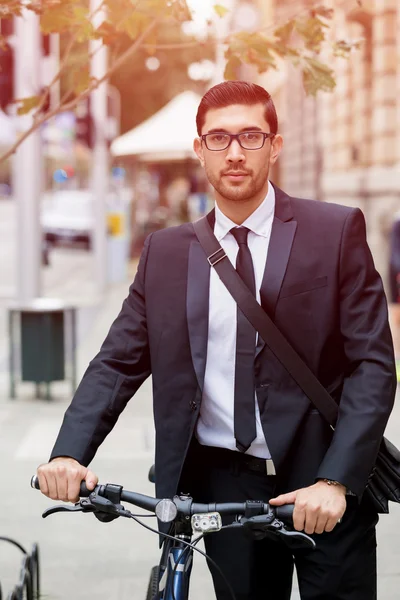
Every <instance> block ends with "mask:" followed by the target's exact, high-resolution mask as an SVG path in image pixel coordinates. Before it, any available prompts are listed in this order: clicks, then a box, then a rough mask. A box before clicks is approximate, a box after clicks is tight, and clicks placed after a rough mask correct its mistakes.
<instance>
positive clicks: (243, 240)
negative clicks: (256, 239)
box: [231, 227, 256, 452]
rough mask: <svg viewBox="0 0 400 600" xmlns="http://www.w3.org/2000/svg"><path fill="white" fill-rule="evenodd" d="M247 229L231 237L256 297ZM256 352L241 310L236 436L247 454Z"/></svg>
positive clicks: (238, 262) (241, 270)
mask: <svg viewBox="0 0 400 600" xmlns="http://www.w3.org/2000/svg"><path fill="white" fill-rule="evenodd" d="M248 233H249V230H248V229H247V227H234V228H233V229H231V234H232V235H233V236H234V238H235V239H236V241H237V243H238V244H239V251H238V254H237V258H236V271H237V272H238V274H239V275H240V277H241V278H242V279H243V281H244V282H245V284H246V285H247V287H248V288H249V290H250V291H251V292H252V293H253V294H254V296H255V295H256V282H255V277H254V267H253V261H252V258H251V253H250V250H249V247H248V245H247V234H248ZM255 352H256V332H255V329H254V327H253V326H252V325H250V323H249V322H248V320H247V319H246V317H245V316H244V315H243V313H242V311H241V310H240V309H239V308H238V309H237V334H236V363H235V396H234V432H235V438H236V447H237V448H238V450H240V451H241V452H246V450H247V449H248V448H249V446H250V444H251V443H252V441H253V440H254V438H255V437H256V412H255V392H254V390H255V384H254V357H255Z"/></svg>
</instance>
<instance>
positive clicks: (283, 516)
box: [271, 504, 294, 525]
mask: <svg viewBox="0 0 400 600" xmlns="http://www.w3.org/2000/svg"><path fill="white" fill-rule="evenodd" d="M271 508H273V509H274V511H275V514H276V518H277V519H279V520H280V521H283V522H284V523H286V524H287V525H293V510H294V504H284V505H283V506H272V507H271Z"/></svg>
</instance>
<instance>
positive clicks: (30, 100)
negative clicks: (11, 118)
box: [17, 96, 41, 115]
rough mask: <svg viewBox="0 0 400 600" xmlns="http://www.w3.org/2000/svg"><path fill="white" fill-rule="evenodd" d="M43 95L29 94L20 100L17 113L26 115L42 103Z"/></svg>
mask: <svg viewBox="0 0 400 600" xmlns="http://www.w3.org/2000/svg"><path fill="white" fill-rule="evenodd" d="M40 101H41V96H28V97H27V98H22V99H21V100H18V103H19V106H18V109H17V113H18V114H19V115H26V114H28V113H30V112H31V110H33V109H34V108H37V107H38V106H39V104H40Z"/></svg>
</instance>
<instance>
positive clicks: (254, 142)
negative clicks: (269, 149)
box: [206, 131, 264, 150]
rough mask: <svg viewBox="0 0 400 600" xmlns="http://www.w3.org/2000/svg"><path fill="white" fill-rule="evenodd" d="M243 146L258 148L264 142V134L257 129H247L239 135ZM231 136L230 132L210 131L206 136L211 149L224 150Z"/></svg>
mask: <svg viewBox="0 0 400 600" xmlns="http://www.w3.org/2000/svg"><path fill="white" fill-rule="evenodd" d="M238 139H239V143H240V145H241V146H242V148H245V149H247V150H256V149H258V148H261V147H262V145H263V144H264V134H263V133H261V132H257V131H246V132H244V133H240V134H239V135H238ZM230 140H231V136H230V135H229V134H228V133H209V134H208V135H207V137H206V142H207V147H208V148H209V149H210V150H224V149H225V148H227V147H228V146H229V143H230Z"/></svg>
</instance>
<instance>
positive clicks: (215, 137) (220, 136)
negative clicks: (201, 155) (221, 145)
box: [211, 133, 226, 142]
mask: <svg viewBox="0 0 400 600" xmlns="http://www.w3.org/2000/svg"><path fill="white" fill-rule="evenodd" d="M225 139H226V135H223V134H221V133H215V134H214V135H212V136H211V140H212V141H213V142H223V141H224V140H225Z"/></svg>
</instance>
